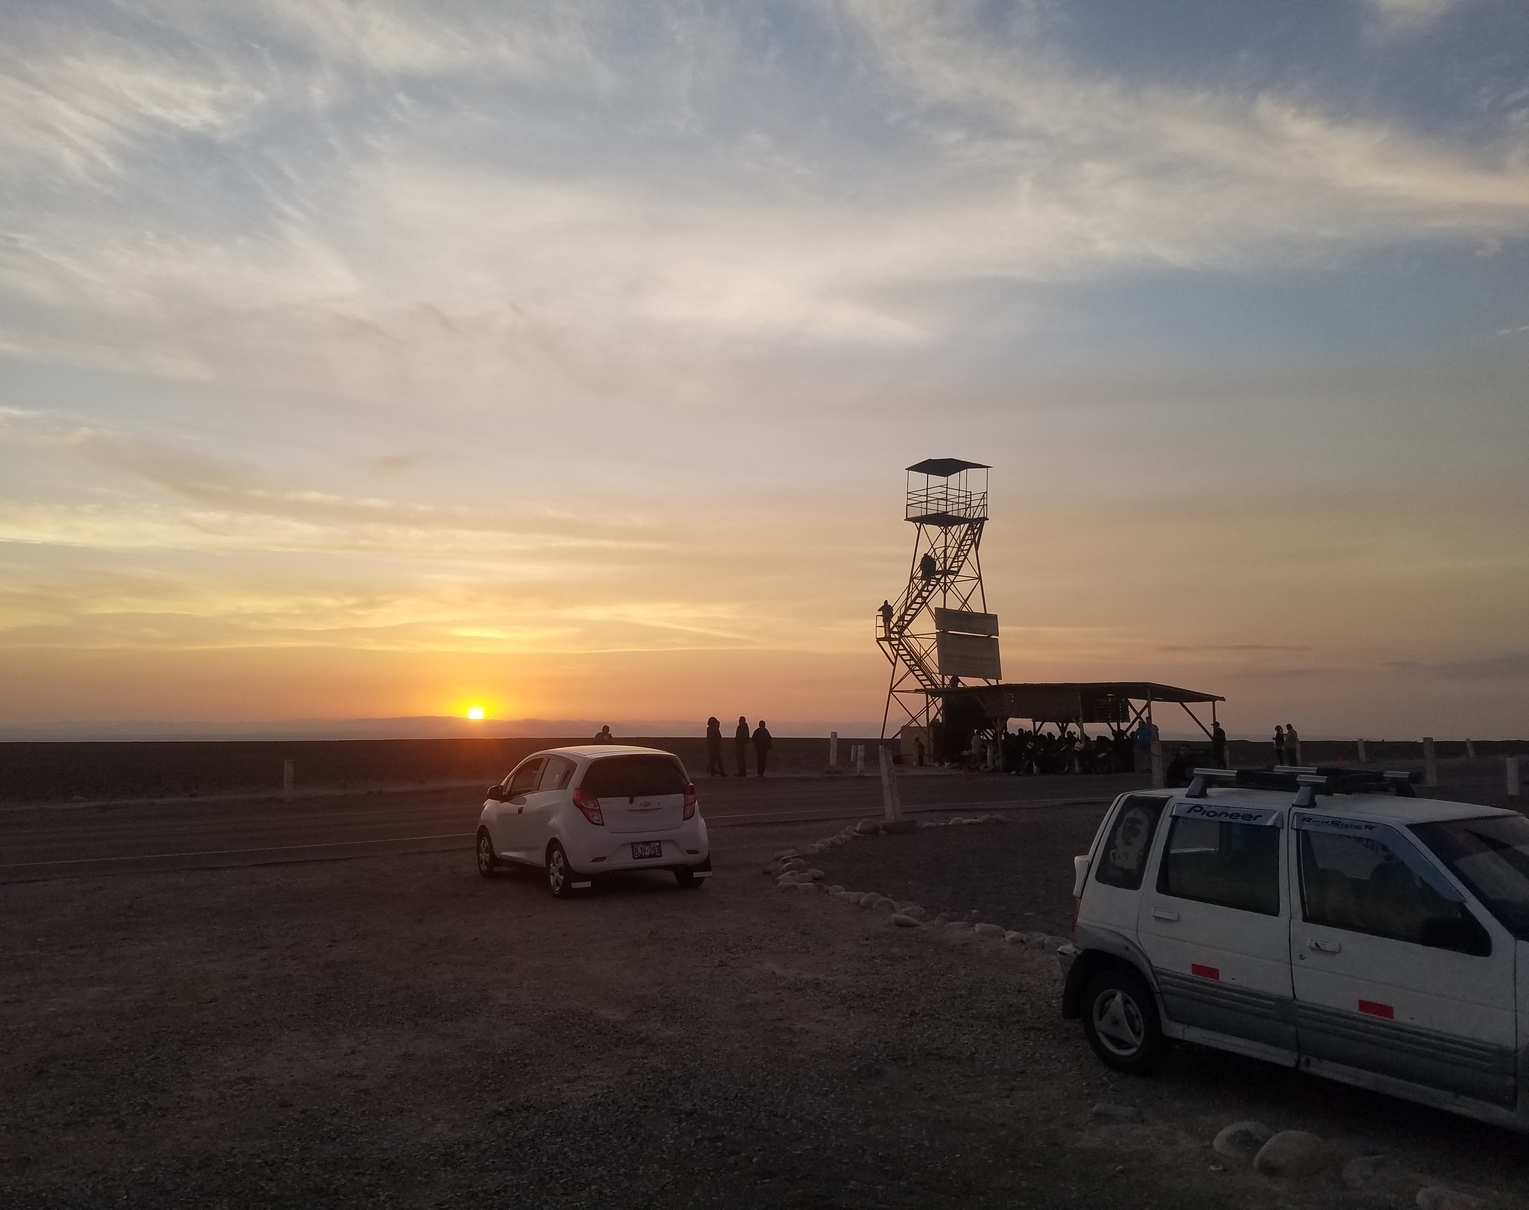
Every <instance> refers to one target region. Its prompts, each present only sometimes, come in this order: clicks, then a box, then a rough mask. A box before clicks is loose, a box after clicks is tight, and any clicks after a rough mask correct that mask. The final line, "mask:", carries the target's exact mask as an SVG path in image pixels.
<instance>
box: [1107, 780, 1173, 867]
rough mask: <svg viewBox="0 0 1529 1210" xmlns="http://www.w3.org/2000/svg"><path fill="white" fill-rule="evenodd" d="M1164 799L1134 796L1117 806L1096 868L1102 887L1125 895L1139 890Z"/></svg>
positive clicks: (1147, 795)
mask: <svg viewBox="0 0 1529 1210" xmlns="http://www.w3.org/2000/svg"><path fill="white" fill-rule="evenodd" d="M1166 801H1167V800H1166V799H1163V798H1159V797H1157V796H1154V795H1150V794H1133V795H1131V797H1130V798H1128V799H1126V800H1125V802H1123V803H1121V804H1120V810H1119V812H1118V813H1117V814H1116V816H1115V822H1114V823H1113V824H1111V825H1110V834H1109V835H1108V836H1106V837H1105V838H1104V847H1103V848H1102V849H1101V851H1100V853H1099V866H1098V869H1097V871H1096V872H1095V874H1094V879H1095V881H1097V882H1102V883H1104V885H1105V886H1113V887H1120V888H1121V889H1122V890H1126V891H1138V890H1140V889H1141V879H1142V875H1143V874H1145V873H1146V872H1147V854H1148V852H1150V851H1151V848H1152V834H1153V833H1154V832H1155V831H1157V817H1158V816H1159V815H1161V814H1162V811H1163V803H1164V802H1166Z"/></svg>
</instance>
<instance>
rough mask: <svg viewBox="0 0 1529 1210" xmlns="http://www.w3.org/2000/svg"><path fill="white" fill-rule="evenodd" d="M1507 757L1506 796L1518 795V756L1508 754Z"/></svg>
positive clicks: (1515, 796) (1514, 796)
mask: <svg viewBox="0 0 1529 1210" xmlns="http://www.w3.org/2000/svg"><path fill="white" fill-rule="evenodd" d="M1507 759H1508V797H1509V798H1517V797H1518V757H1516V756H1510V757H1508V758H1507Z"/></svg>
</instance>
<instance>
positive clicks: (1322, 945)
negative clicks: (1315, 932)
mask: <svg viewBox="0 0 1529 1210" xmlns="http://www.w3.org/2000/svg"><path fill="white" fill-rule="evenodd" d="M1311 948H1312V949H1314V950H1321V951H1322V952H1323V953H1324V954H1339V953H1342V952H1343V946H1341V945H1340V944H1339V943H1338V942H1336V941H1324V940H1323V939H1322V938H1320V937H1313V938H1312V939H1311Z"/></svg>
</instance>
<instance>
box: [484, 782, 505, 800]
mask: <svg viewBox="0 0 1529 1210" xmlns="http://www.w3.org/2000/svg"><path fill="white" fill-rule="evenodd" d="M488 796H489V797H490V798H492V799H493V800H494V801H495V802H503V801H504V787H503V786H499V785H494V786H490V787H489V788H488Z"/></svg>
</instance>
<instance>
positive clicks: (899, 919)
mask: <svg viewBox="0 0 1529 1210" xmlns="http://www.w3.org/2000/svg"><path fill="white" fill-rule="evenodd" d="M892 923H893V924H895V925H896V926H897V927H898V928H900V929H916V928H918V921H917V920H915V919H914V918H913V917H912V916H909V915H907V914H906V913H904V912H898V913H897V914H896V915H895V916H893V917H892Z"/></svg>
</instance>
